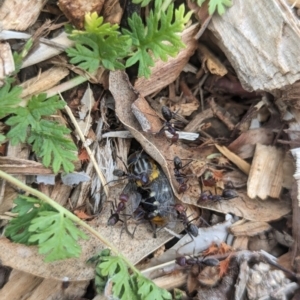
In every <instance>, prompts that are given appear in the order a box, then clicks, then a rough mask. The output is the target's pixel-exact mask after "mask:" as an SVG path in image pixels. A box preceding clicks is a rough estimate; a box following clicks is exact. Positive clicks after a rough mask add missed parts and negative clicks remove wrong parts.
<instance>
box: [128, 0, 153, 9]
mask: <svg viewBox="0 0 300 300" xmlns="http://www.w3.org/2000/svg"><path fill="white" fill-rule="evenodd" d="M150 2H151V0H132V3H134V4H140V5H141V7H145V6H147V5H148V4H149V3H150Z"/></svg>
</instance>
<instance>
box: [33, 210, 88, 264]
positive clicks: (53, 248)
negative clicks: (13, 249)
mask: <svg viewBox="0 0 300 300" xmlns="http://www.w3.org/2000/svg"><path fill="white" fill-rule="evenodd" d="M29 231H30V232H33V233H34V232H36V233H34V234H32V235H31V237H30V238H29V242H34V243H35V242H37V243H38V246H39V253H40V254H47V256H46V258H45V261H47V262H50V261H55V260H60V259H66V258H71V257H78V256H79V255H80V253H81V248H80V246H79V245H78V243H77V240H78V238H82V239H87V236H86V235H85V234H84V233H83V232H81V231H80V230H79V229H77V227H76V226H75V225H74V223H73V222H72V221H71V220H70V219H68V218H66V217H65V215H64V214H63V213H60V212H54V211H42V212H40V213H39V216H38V217H37V218H35V219H33V220H32V222H31V225H30V226H29Z"/></svg>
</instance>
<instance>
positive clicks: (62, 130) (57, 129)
mask: <svg viewBox="0 0 300 300" xmlns="http://www.w3.org/2000/svg"><path fill="white" fill-rule="evenodd" d="M68 133H70V130H69V129H68V128H66V127H64V126H62V125H60V124H58V123H54V122H51V121H48V120H41V121H40V130H32V131H31V135H30V137H29V138H28V142H29V143H32V146H33V147H32V149H33V151H35V152H36V153H37V155H38V156H40V157H41V158H42V162H43V165H44V166H46V167H49V166H50V164H51V165H52V168H53V172H54V173H57V172H58V171H59V169H60V168H61V167H62V168H63V169H64V171H65V172H67V173H68V172H72V171H73V170H74V165H73V163H72V161H74V160H76V155H75V151H76V149H77V148H76V146H75V145H74V143H73V142H72V141H71V140H70V139H68V138H66V137H65V134H68Z"/></svg>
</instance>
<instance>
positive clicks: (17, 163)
mask: <svg viewBox="0 0 300 300" xmlns="http://www.w3.org/2000/svg"><path fill="white" fill-rule="evenodd" d="M0 168H1V170H2V171H4V172H6V173H8V174H18V175H21V174H22V175H37V174H53V172H52V171H51V170H50V169H48V168H46V167H44V166H43V165H42V164H41V163H39V162H36V161H33V160H27V159H21V158H16V157H10V156H3V157H0Z"/></svg>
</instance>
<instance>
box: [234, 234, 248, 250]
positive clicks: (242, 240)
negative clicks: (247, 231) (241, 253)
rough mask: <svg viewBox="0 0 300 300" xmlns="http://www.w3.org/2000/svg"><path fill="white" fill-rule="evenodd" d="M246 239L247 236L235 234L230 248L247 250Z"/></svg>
mask: <svg viewBox="0 0 300 300" xmlns="http://www.w3.org/2000/svg"><path fill="white" fill-rule="evenodd" d="M248 241H249V238H248V237H247V236H242V235H241V236H237V237H236V238H235V239H234V241H233V244H232V248H233V249H239V250H248Z"/></svg>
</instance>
